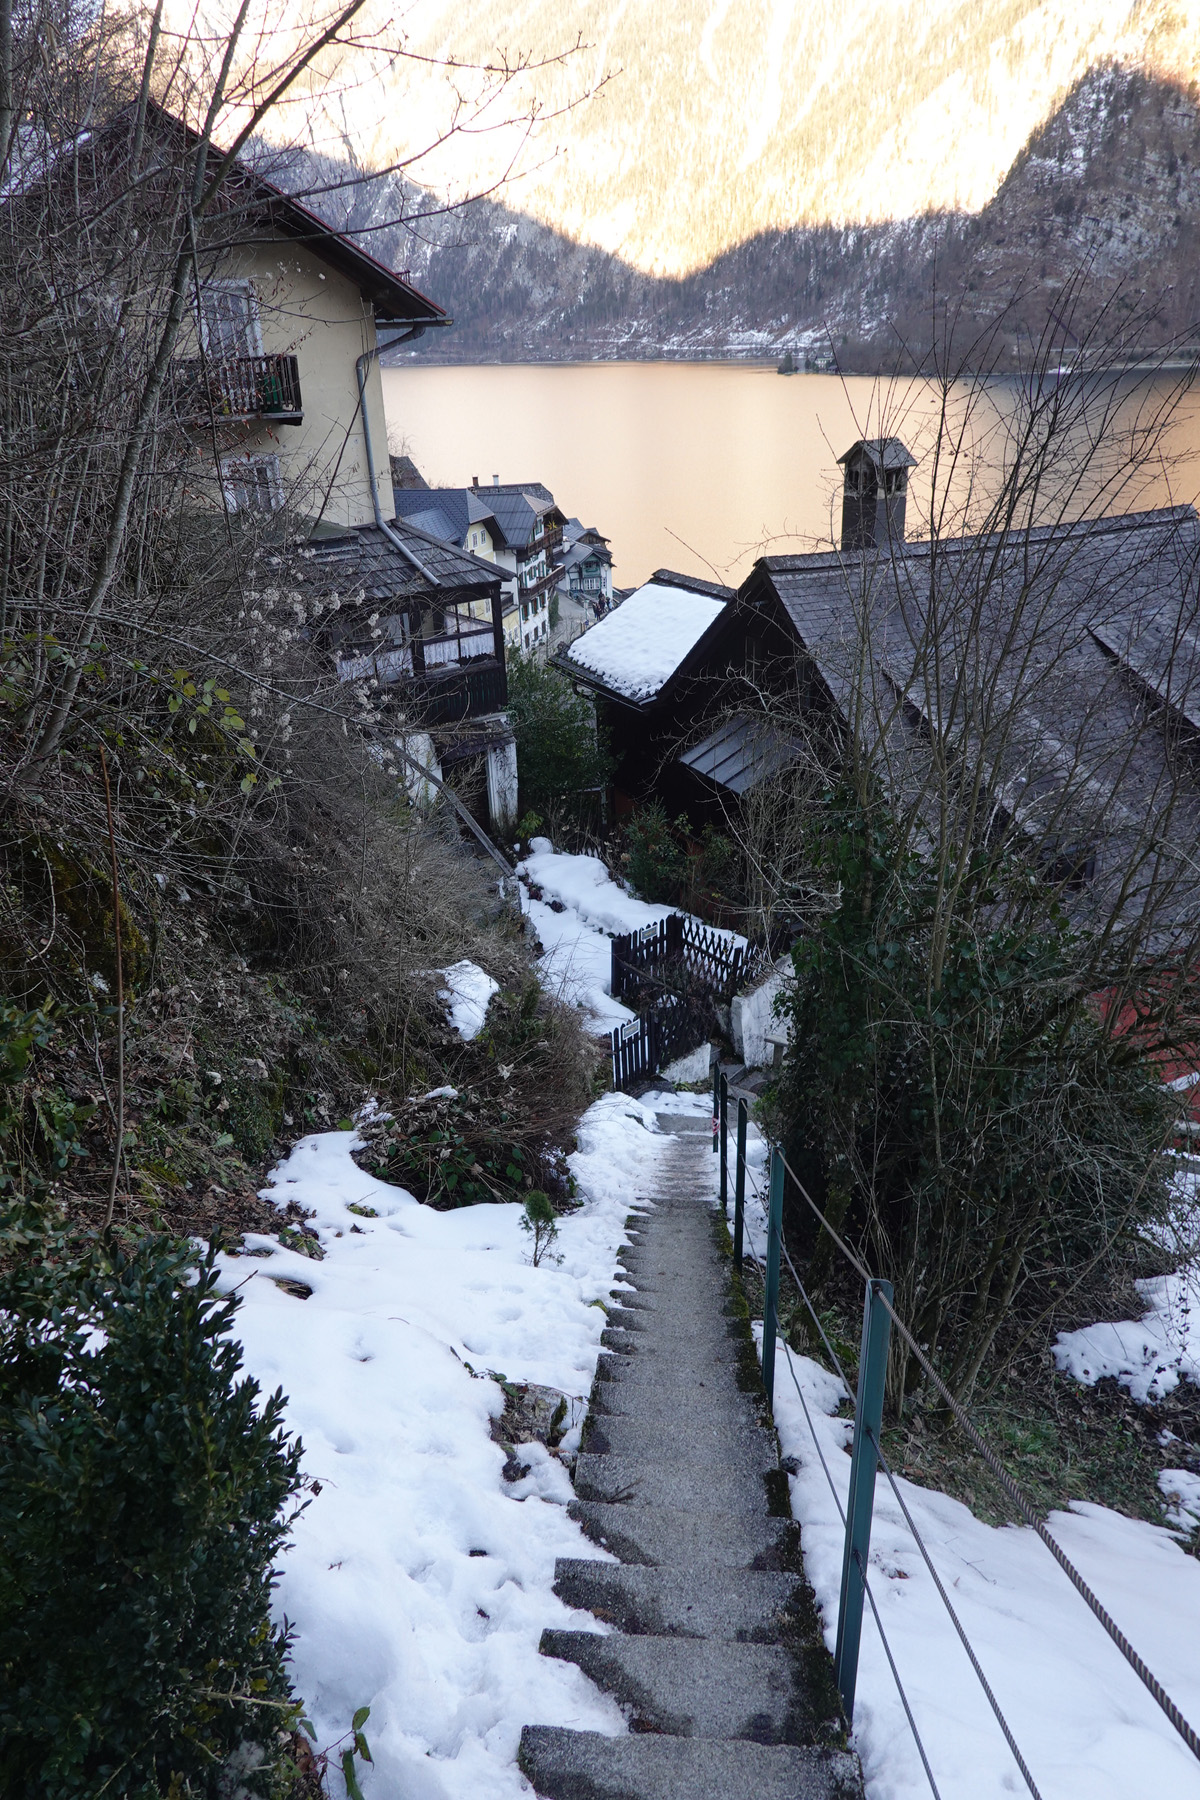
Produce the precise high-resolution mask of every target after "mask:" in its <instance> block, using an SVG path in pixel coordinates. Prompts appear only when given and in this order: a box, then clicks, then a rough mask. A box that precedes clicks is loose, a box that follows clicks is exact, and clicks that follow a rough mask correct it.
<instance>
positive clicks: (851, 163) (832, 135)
mask: <svg viewBox="0 0 1200 1800" xmlns="http://www.w3.org/2000/svg"><path fill="white" fill-rule="evenodd" d="M1198 14H1200V8H1198V7H1197V5H1196V0H888V4H887V5H885V6H870V5H867V6H864V5H863V4H861V0H736V4H734V0H423V4H422V5H421V6H420V7H419V8H414V9H412V11H411V12H410V13H409V14H408V15H406V17H405V20H404V23H405V26H406V28H407V29H408V30H409V31H410V32H411V38H410V42H409V49H410V51H411V52H412V53H413V55H414V56H423V57H428V58H430V59H433V60H432V61H431V62H417V61H414V60H411V58H410V59H407V60H406V59H405V58H399V59H395V60H393V61H391V62H389V63H388V64H387V65H386V66H381V67H380V68H379V69H378V70H377V71H376V75H375V78H374V81H373V83H372V84H371V85H369V86H368V87H367V88H365V89H364V90H361V91H360V92H358V93H356V94H354V95H353V97H352V100H351V102H349V103H348V102H347V101H346V100H345V98H344V96H343V94H342V93H341V91H340V90H339V89H336V88H335V89H334V90H333V92H332V95H331V97H327V98H326V99H324V100H322V102H321V106H320V109H319V111H320V120H319V122H318V123H317V125H316V133H317V136H316V141H321V142H323V143H324V144H325V145H326V146H327V147H332V144H333V142H335V141H336V142H337V143H338V144H340V145H342V146H345V147H346V148H348V149H349V150H350V151H351V153H352V155H353V157H354V158H355V159H356V160H357V161H358V162H359V163H360V164H361V165H362V166H363V167H364V168H365V169H371V168H374V169H380V168H384V167H388V166H390V165H392V164H393V163H394V162H395V160H396V159H397V157H398V156H399V155H401V154H404V155H410V154H412V153H413V152H414V151H415V150H417V149H419V148H421V147H423V146H424V145H426V144H427V143H429V142H430V141H431V138H432V137H433V135H434V134H435V129H436V127H437V126H439V125H444V124H445V122H446V121H448V120H449V119H450V118H451V117H452V116H453V115H454V111H455V107H456V106H457V105H458V104H459V98H458V97H460V96H465V97H466V99H467V101H468V103H469V104H471V105H473V104H474V103H475V102H476V101H477V100H478V98H479V97H480V96H487V95H488V94H489V93H492V89H494V87H495V86H496V85H497V84H495V83H493V84H492V88H489V82H488V78H487V77H486V76H485V75H482V74H478V73H472V71H471V70H470V69H469V68H464V67H461V66H456V67H455V68H454V69H453V70H447V69H445V68H444V67H442V68H439V67H437V66H435V64H436V59H438V58H443V59H444V58H446V57H447V56H451V55H452V56H453V57H454V58H455V59H456V62H457V63H458V64H459V65H462V64H470V63H472V62H477V63H488V62H490V63H491V65H492V66H493V67H495V66H497V65H498V64H500V63H501V62H503V61H504V60H505V59H506V58H507V59H508V60H509V61H512V60H513V59H515V57H516V54H517V52H518V50H523V51H527V52H530V53H532V54H533V55H534V56H543V57H544V56H546V55H548V54H551V53H552V52H554V51H556V50H560V49H562V48H564V47H566V46H570V45H571V44H572V43H573V42H574V41H575V39H576V36H577V34H578V35H579V36H580V37H581V38H582V39H583V40H584V42H585V44H587V45H588V46H589V48H586V49H584V50H581V51H579V52H578V53H577V54H574V55H568V56H567V57H566V58H565V59H564V60H563V61H562V62H561V63H554V64H552V65H551V66H550V67H547V68H543V69H541V70H540V71H537V72H534V73H527V74H525V75H523V76H521V77H519V78H518V79H517V80H516V81H514V82H513V83H512V84H510V85H509V86H508V87H507V88H506V89H505V90H504V92H503V93H501V94H495V93H492V98H491V100H490V102H488V103H487V104H485V105H484V108H483V113H482V117H481V118H480V119H479V120H472V124H473V126H474V125H475V124H480V123H482V124H488V125H490V126H492V127H494V129H493V130H491V131H479V130H476V129H474V128H473V129H472V130H470V131H469V132H465V133H462V134H460V135H455V136H452V137H451V139H450V140H449V142H448V143H446V144H445V145H444V146H443V147H442V148H441V149H439V150H438V151H437V153H436V154H434V155H432V156H428V157H425V158H422V159H421V160H420V161H419V162H418V163H417V164H416V165H415V166H414V167H412V168H411V169H410V170H409V173H410V175H411V176H412V177H413V178H414V179H415V180H417V181H419V182H420V183H421V185H422V186H423V187H425V188H427V189H430V190H432V191H434V192H437V193H442V194H451V195H454V196H459V197H461V195H462V194H464V193H466V192H476V193H478V192H480V191H484V190H488V189H489V188H490V185H491V183H492V182H493V180H494V179H495V178H496V177H497V176H498V175H499V174H500V173H501V172H503V171H504V170H506V169H508V167H509V165H510V162H511V161H512V159H513V158H514V156H515V157H516V159H517V169H518V171H519V172H521V171H523V172H521V173H520V174H519V179H517V180H516V181H515V182H514V183H513V184H512V185H511V187H510V188H509V190H508V197H509V204H510V205H511V206H513V207H514V208H515V209H519V210H520V212H521V213H522V214H523V215H524V216H526V217H529V218H531V219H533V220H535V221H536V222H538V223H539V224H542V225H545V226H548V227H550V228H551V229H553V230H555V231H557V232H559V233H560V234H562V235H563V236H565V237H568V238H570V239H572V240H574V241H575V242H577V243H581V244H586V245H589V246H592V247H594V248H599V249H602V250H605V251H607V252H608V253H609V254H610V255H612V256H616V257H619V258H620V259H621V260H622V261H623V262H624V263H626V264H628V265H629V266H630V267H631V268H633V269H636V270H638V271H640V272H641V273H644V274H653V275H656V276H660V277H664V278H675V279H678V278H684V277H686V276H688V275H689V274H694V273H696V272H697V271H698V270H700V269H702V268H704V267H706V266H708V265H709V264H711V263H713V262H714V261H715V260H716V259H717V258H719V257H721V256H723V255H725V254H726V253H728V252H729V251H731V250H733V249H735V248H736V247H737V246H739V245H741V244H744V243H747V242H749V241H750V240H752V239H754V238H756V237H761V236H763V235H765V234H769V233H773V232H786V231H790V230H792V229H795V228H820V227H823V226H834V227H843V226H862V225H866V226H871V225H879V224H883V223H886V222H889V221H894V220H898V219H908V218H915V217H920V216H923V215H925V214H927V213H931V212H932V213H938V214H943V213H944V214H959V213H963V214H977V213H979V212H980V211H981V210H982V209H983V208H984V207H985V206H986V205H987V204H988V202H989V201H990V200H991V199H992V197H993V196H994V195H995V193H996V191H997V189H998V188H999V186H1000V184H1001V182H1002V180H1003V179H1004V176H1005V174H1006V173H1007V171H1008V170H1009V169H1010V168H1011V166H1012V164H1013V163H1014V161H1015V159H1016V158H1017V156H1018V154H1019V153H1020V151H1021V149H1022V147H1023V146H1024V145H1025V144H1026V143H1027V142H1028V141H1029V139H1030V138H1031V137H1032V136H1033V135H1034V134H1035V133H1036V132H1037V131H1038V130H1039V129H1040V128H1041V127H1042V125H1043V124H1044V123H1045V122H1046V121H1047V120H1048V119H1050V118H1051V117H1052V116H1053V115H1054V114H1055V112H1056V111H1057V110H1058V109H1059V108H1060V107H1061V105H1062V103H1063V100H1064V99H1065V97H1066V96H1067V95H1068V94H1069V93H1070V92H1071V91H1072V90H1073V89H1074V88H1075V87H1076V86H1077V85H1078V84H1079V82H1080V81H1081V80H1082V79H1083V78H1084V77H1085V76H1086V75H1087V73H1088V71H1089V70H1091V69H1093V68H1096V67H1098V66H1099V65H1101V64H1102V63H1104V62H1106V61H1113V60H1115V61H1116V62H1118V63H1119V64H1120V65H1121V66H1123V67H1125V68H1128V69H1139V70H1145V71H1146V72H1148V73H1150V74H1151V75H1154V76H1157V77H1159V78H1163V79H1180V78H1181V77H1182V79H1183V80H1185V81H1186V79H1187V78H1188V75H1189V74H1190V64H1191V59H1192V58H1193V56H1194V55H1195V53H1196V52H1195V44H1196V27H1197V23H1198ZM606 76H607V77H609V79H607V81H604V82H603V85H598V84H601V83H602V79H603V78H604V77H606ZM589 93H590V94H591V96H592V97H591V98H588V99H583V100H582V103H580V104H578V105H575V106H573V107H572V106H571V102H573V101H576V100H579V99H580V97H581V96H583V95H587V94H589ZM535 107H537V108H540V109H541V110H542V118H541V120H540V122H539V123H538V124H537V125H536V126H535V127H534V130H533V133H532V136H531V137H530V139H529V142H528V144H527V145H525V146H524V148H522V147H521V130H520V128H519V126H518V125H516V124H510V125H508V126H505V124H504V123H503V122H504V121H505V120H513V119H515V118H516V117H517V116H519V115H520V113H521V112H522V109H523V108H535ZM563 108H568V110H566V111H563V110H562V109H563ZM460 117H461V115H460Z"/></svg>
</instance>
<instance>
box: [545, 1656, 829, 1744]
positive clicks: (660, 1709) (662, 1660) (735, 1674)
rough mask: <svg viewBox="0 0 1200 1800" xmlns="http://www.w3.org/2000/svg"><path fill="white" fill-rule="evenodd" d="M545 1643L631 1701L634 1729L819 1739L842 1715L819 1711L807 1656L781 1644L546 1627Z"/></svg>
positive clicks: (760, 1740) (756, 1740) (786, 1740)
mask: <svg viewBox="0 0 1200 1800" xmlns="http://www.w3.org/2000/svg"><path fill="white" fill-rule="evenodd" d="M538 1648H539V1650H540V1651H541V1653H542V1655H543V1656H553V1657H557V1658H558V1659H559V1661H561V1662H572V1663H575V1664H576V1665H577V1667H579V1668H581V1669H582V1670H583V1672H584V1674H585V1675H587V1676H588V1677H589V1678H590V1679H591V1680H592V1681H594V1682H595V1683H596V1685H597V1686H598V1687H601V1688H603V1689H604V1691H605V1692H606V1693H609V1694H611V1695H612V1696H613V1698H614V1699H615V1700H616V1702H617V1704H618V1705H619V1706H622V1707H625V1708H627V1709H628V1712H629V1720H630V1726H631V1729H632V1730H634V1731H664V1732H666V1733H668V1735H669V1736H671V1737H703V1738H746V1739H748V1740H749V1741H750V1742H751V1743H753V1744H819V1743H824V1742H826V1741H828V1739H829V1738H830V1737H831V1736H832V1735H835V1734H836V1732H837V1729H838V1724H839V1723H840V1721H837V1722H835V1720H836V1712H835V1715H834V1720H831V1719H830V1718H829V1717H825V1718H822V1717H820V1716H819V1715H817V1714H816V1713H815V1712H814V1708H813V1704H812V1696H811V1694H810V1693H809V1686H808V1683H807V1681H806V1679H805V1677H806V1674H807V1671H806V1670H805V1668H804V1659H803V1657H802V1656H795V1655H793V1654H792V1652H791V1651H790V1650H785V1649H783V1648H782V1647H781V1646H780V1645H778V1644H741V1643H737V1642H732V1643H731V1642H727V1641H725V1640H722V1639H711V1638H685V1637H626V1636H624V1635H623V1634H621V1633H614V1634H613V1635H612V1636H609V1637H601V1636H599V1634H598V1633H597V1632H594V1631H543V1633H542V1638H541V1643H540V1644H539V1646H538ZM824 1697H825V1696H824V1695H822V1698H824ZM833 1699H834V1707H835V1709H836V1705H837V1697H836V1695H834V1697H833Z"/></svg>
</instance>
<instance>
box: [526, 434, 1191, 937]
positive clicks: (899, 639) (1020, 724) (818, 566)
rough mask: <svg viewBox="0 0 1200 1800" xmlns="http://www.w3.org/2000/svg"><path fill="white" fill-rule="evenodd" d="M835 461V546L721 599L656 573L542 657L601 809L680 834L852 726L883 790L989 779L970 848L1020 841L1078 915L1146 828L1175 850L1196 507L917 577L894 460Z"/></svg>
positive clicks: (1038, 542) (1000, 544)
mask: <svg viewBox="0 0 1200 1800" xmlns="http://www.w3.org/2000/svg"><path fill="white" fill-rule="evenodd" d="M840 462H841V465H842V469H843V477H844V479H843V507H842V532H841V542H840V544H839V546H838V548H836V549H833V550H829V551H823V552H813V553H809V554H804V555H797V556H768V557H762V558H760V559H759V560H758V561H757V562H755V564H754V566H753V568H752V569H751V571H750V573H749V575H748V576H747V577H746V579H745V580H744V581H743V583H742V584H741V586H740V588H739V589H738V590H737V591H736V592H734V591H732V590H729V589H719V588H713V587H710V586H709V585H708V584H705V583H701V582H696V581H693V580H691V579H689V578H686V577H683V576H680V575H677V574H674V573H672V572H671V571H668V570H659V571H658V572H657V573H656V575H655V576H654V577H653V578H652V580H651V582H649V583H647V584H646V586H645V587H644V588H642V589H639V590H638V591H637V592H636V593H635V594H634V595H633V596H632V597H631V598H630V599H629V600H627V601H626V602H625V604H624V605H623V606H622V607H621V608H619V609H618V610H617V611H616V612H614V613H613V614H612V615H611V616H610V617H609V618H607V619H605V620H604V621H602V622H601V623H600V624H599V625H597V626H595V627H594V628H593V629H592V630H591V631H589V632H588V633H587V635H586V636H585V637H583V638H581V639H580V640H579V641H578V642H576V643H574V644H572V645H571V646H570V647H569V648H568V649H566V650H565V651H562V652H560V653H559V657H558V660H559V663H560V666H561V667H562V668H563V669H564V670H565V671H566V672H567V673H569V674H570V676H571V678H572V680H573V681H574V683H575V685H576V686H577V687H578V688H580V689H581V690H584V691H588V692H590V693H591V694H592V695H593V697H594V698H595V700H596V703H597V710H598V713H599V715H600V717H601V720H602V722H603V725H604V727H605V729H606V731H607V733H608V737H609V741H610V745H611V748H612V752H613V755H614V758H615V764H616V769H615V774H614V788H615V794H614V801H615V810H616V811H617V812H618V814H619V813H621V812H627V811H628V810H629V809H630V808H631V807H632V806H634V805H636V804H638V803H639V802H642V801H645V800H647V799H650V798H655V799H658V800H660V801H661V802H662V803H663V804H664V805H665V806H666V808H667V810H668V812H669V813H670V814H671V816H672V817H674V816H677V815H678V814H680V813H685V814H686V815H687V816H688V817H689V818H690V819H691V820H692V822H693V825H694V827H695V828H696V829H697V831H699V829H700V828H701V827H702V825H703V824H704V823H705V822H707V821H711V820H715V819H719V818H720V816H721V815H722V813H723V812H727V811H728V809H729V807H731V806H737V805H738V804H739V802H740V801H741V798H742V796H744V795H745V794H746V793H747V792H748V790H749V789H750V788H751V787H753V786H754V785H755V784H757V783H758V782H760V781H762V780H764V779H767V778H769V777H771V776H773V775H776V774H778V773H779V771H780V769H781V768H783V767H785V766H787V764H788V763H789V762H790V761H792V760H793V759H794V758H795V757H796V755H797V754H798V750H799V740H800V739H801V738H803V739H804V740H805V742H806V743H807V745H808V746H809V747H810V748H811V747H812V746H813V745H820V744H822V743H823V744H825V745H826V746H827V747H828V751H829V754H830V755H831V757H836V755H837V747H838V745H839V744H840V743H843V742H845V739H846V734H847V733H848V732H849V731H850V730H852V729H855V730H857V731H858V732H859V733H860V734H864V733H865V736H866V739H867V741H869V742H870V743H871V745H872V754H873V755H874V756H875V758H876V761H877V764H878V767H879V769H880V775H881V779H883V780H884V781H885V782H887V783H889V784H891V785H892V786H893V787H894V788H895V790H896V792H897V793H901V792H903V791H906V784H907V791H909V792H912V791H915V790H916V789H917V788H919V786H920V784H921V782H922V781H923V780H924V778H925V773H924V772H925V771H926V770H927V769H928V767H929V759H930V758H931V756H934V755H937V756H939V757H943V758H944V757H950V758H955V757H958V758H962V757H967V758H968V759H970V760H971V762H972V766H978V767H980V768H982V769H983V770H985V772H986V780H987V787H988V810H987V818H988V820H989V826H988V828H989V830H997V829H1002V830H1011V831H1015V832H1016V833H1017V835H1018V836H1019V837H1020V839H1021V840H1022V841H1023V842H1024V843H1025V844H1026V846H1027V848H1028V850H1029V853H1030V854H1031V855H1032V856H1033V858H1034V860H1035V862H1036V863H1037V864H1038V866H1040V867H1041V868H1042V869H1043V870H1044V871H1045V872H1046V873H1047V875H1048V876H1049V877H1050V878H1052V879H1053V880H1055V881H1056V882H1060V883H1066V884H1067V886H1068V887H1069V888H1070V890H1071V891H1073V892H1074V893H1075V894H1076V895H1077V900H1076V901H1075V902H1074V903H1073V904H1075V905H1076V906H1077V907H1078V908H1079V909H1080V910H1081V912H1082V910H1085V909H1086V907H1087V905H1088V903H1089V898H1090V897H1091V898H1094V899H1095V900H1096V902H1097V903H1101V902H1102V900H1103V896H1104V895H1105V894H1106V893H1111V892H1113V891H1116V888H1117V886H1118V885H1119V882H1120V879H1121V871H1122V870H1123V869H1125V868H1126V867H1127V866H1128V862H1129V858H1130V856H1131V854H1133V853H1134V850H1133V847H1134V846H1135V844H1137V843H1139V842H1141V841H1143V840H1145V838H1146V833H1147V830H1148V821H1153V820H1154V819H1155V818H1156V817H1157V815H1158V814H1159V813H1160V812H1161V813H1162V815H1163V840H1164V843H1165V844H1167V845H1168V847H1170V846H1175V847H1179V846H1182V847H1183V851H1182V852H1181V853H1186V846H1187V845H1188V844H1191V843H1194V842H1195V841H1196V840H1197V838H1200V768H1198V766H1197V764H1196V761H1195V749H1196V746H1197V745H1198V744H1200V604H1198V600H1197V579H1198V575H1200V519H1198V518H1197V515H1196V512H1195V510H1194V509H1193V508H1191V507H1186V506H1185V507H1166V508H1159V509H1156V510H1154V511H1148V512H1142V513H1134V514H1129V515H1125V516H1117V517H1107V518H1092V519H1083V520H1078V521H1075V522H1071V523H1064V524H1059V525H1055V526H1047V527H1039V528H1034V529H1031V530H1029V531H1027V532H1022V533H1014V534H1012V536H1011V538H1010V539H1006V540H1003V541H1002V540H1000V539H985V538H977V537H970V536H964V537H957V538H949V537H948V538H944V539H941V540H940V541H939V542H938V543H937V545H936V558H935V556H934V546H932V545H931V544H930V543H928V542H922V541H914V540H911V539H908V538H907V537H906V535H905V526H906V499H907V489H908V478H909V471H910V470H911V469H912V468H913V467H914V459H913V457H912V456H911V454H910V453H909V452H908V450H907V449H906V448H905V446H904V445H903V444H901V443H900V442H899V440H897V439H884V440H879V439H876V440H865V441H860V442H859V443H856V444H855V445H853V446H852V447H851V449H850V450H848V451H847V452H846V454H845V455H844V456H843V457H842V458H841V459H840ZM789 721H790V722H791V723H792V725H793V726H794V733H795V735H794V736H793V735H790V734H789V729H788V725H789ZM995 721H999V723H996V722H995ZM1172 853H1173V852H1172Z"/></svg>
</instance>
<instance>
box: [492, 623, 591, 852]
mask: <svg viewBox="0 0 1200 1800" xmlns="http://www.w3.org/2000/svg"><path fill="white" fill-rule="evenodd" d="M508 714H509V718H510V719H511V720H512V727H513V735H514V737H515V738H516V740H517V780H518V783H519V786H520V797H521V808H522V810H523V811H525V812H535V813H538V814H541V815H542V816H543V817H546V816H554V815H555V814H561V813H562V812H563V809H564V806H566V805H567V803H568V802H570V801H571V800H572V798H573V797H574V796H577V795H579V794H581V793H583V792H585V791H587V790H591V789H595V788H597V787H599V786H600V785H601V784H602V783H603V782H604V781H605V780H606V779H607V777H608V758H607V756H606V754H605V751H604V746H603V744H602V743H601V742H600V740H599V738H598V736H597V732H596V714H595V710H594V708H593V707H592V704H591V702H590V701H588V700H585V699H583V698H581V696H580V695H579V694H577V693H576V692H575V690H574V688H573V687H572V686H571V683H570V681H569V680H568V679H567V677H566V676H565V675H564V674H563V673H562V672H561V671H560V670H559V669H556V668H555V667H554V666H553V665H552V664H551V663H547V662H543V661H542V660H541V659H540V658H539V657H534V656H520V655H510V657H509V660H508Z"/></svg>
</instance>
